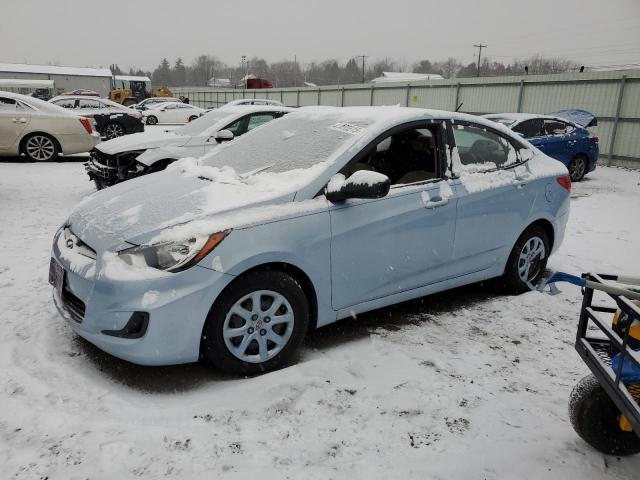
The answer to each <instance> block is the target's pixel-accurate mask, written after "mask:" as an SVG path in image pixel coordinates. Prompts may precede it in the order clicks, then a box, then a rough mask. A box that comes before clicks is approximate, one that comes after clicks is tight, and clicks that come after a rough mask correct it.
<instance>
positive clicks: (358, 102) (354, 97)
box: [344, 88, 375, 107]
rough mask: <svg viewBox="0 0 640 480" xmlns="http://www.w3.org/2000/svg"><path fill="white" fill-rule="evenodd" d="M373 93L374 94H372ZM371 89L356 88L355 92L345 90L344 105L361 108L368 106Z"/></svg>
mask: <svg viewBox="0 0 640 480" xmlns="http://www.w3.org/2000/svg"><path fill="white" fill-rule="evenodd" d="M374 93H375V92H374ZM370 102H371V89H369V88H358V89H356V90H345V92H344V105H345V107H346V106H363V105H370Z"/></svg>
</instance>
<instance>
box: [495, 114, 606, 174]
mask: <svg viewBox="0 0 640 480" xmlns="http://www.w3.org/2000/svg"><path fill="white" fill-rule="evenodd" d="M484 117H485V118H488V119H490V120H492V121H494V122H498V123H501V124H503V125H506V126H507V127H509V128H510V129H511V130H513V131H514V132H516V133H517V134H519V135H521V136H522V137H523V138H526V139H527V140H528V141H529V142H531V144H532V145H534V146H535V147H537V148H539V149H540V150H542V151H543V152H544V153H546V154H547V155H549V156H550V157H552V158H555V159H556V160H559V161H561V162H562V163H564V164H565V165H566V166H567V168H568V169H569V174H570V175H571V180H572V181H573V182H579V181H580V180H582V178H583V177H584V176H585V175H586V174H587V173H589V172H592V171H593V170H595V168H596V163H597V161H598V154H599V147H598V137H597V136H595V135H592V134H591V132H589V130H587V128H588V127H594V126H596V125H597V124H598V121H597V119H596V117H595V116H594V115H593V114H592V113H590V112H587V111H585V110H561V111H559V112H555V113H551V114H549V115H532V114H528V113H499V114H498V113H496V114H491V115H485V116H484Z"/></svg>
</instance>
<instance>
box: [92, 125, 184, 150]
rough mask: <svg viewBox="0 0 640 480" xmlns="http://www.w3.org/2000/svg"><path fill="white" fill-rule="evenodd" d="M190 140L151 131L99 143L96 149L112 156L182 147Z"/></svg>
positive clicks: (169, 133)
mask: <svg viewBox="0 0 640 480" xmlns="http://www.w3.org/2000/svg"><path fill="white" fill-rule="evenodd" d="M189 140H191V137H190V136H187V135H177V134H175V133H172V132H167V131H159V130H152V131H149V132H142V133H134V134H132V135H123V136H122V137H118V138H114V139H113V140H108V141H106V142H102V143H99V144H98V145H97V146H96V148H97V149H98V150H100V151H101V152H103V153H106V154H107V155H114V154H117V153H122V152H129V151H132V150H146V149H148V148H157V147H166V146H169V145H172V146H182V145H184V144H185V143H187V142H188V141H189Z"/></svg>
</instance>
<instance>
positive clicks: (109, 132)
mask: <svg viewBox="0 0 640 480" xmlns="http://www.w3.org/2000/svg"><path fill="white" fill-rule="evenodd" d="M126 133H127V132H125V130H124V127H123V126H122V125H120V124H119V123H118V122H110V123H107V124H106V125H105V127H104V136H105V138H106V139H107V140H111V139H112V138H117V137H121V136H123V135H125V134H126Z"/></svg>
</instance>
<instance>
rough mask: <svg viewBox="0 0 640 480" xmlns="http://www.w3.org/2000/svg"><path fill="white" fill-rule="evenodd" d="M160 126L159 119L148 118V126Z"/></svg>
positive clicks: (151, 116) (150, 116)
mask: <svg viewBox="0 0 640 480" xmlns="http://www.w3.org/2000/svg"><path fill="white" fill-rule="evenodd" d="M157 124H158V117H154V116H153V115H149V116H148V117H147V125H157Z"/></svg>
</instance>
